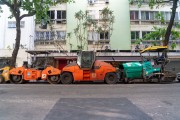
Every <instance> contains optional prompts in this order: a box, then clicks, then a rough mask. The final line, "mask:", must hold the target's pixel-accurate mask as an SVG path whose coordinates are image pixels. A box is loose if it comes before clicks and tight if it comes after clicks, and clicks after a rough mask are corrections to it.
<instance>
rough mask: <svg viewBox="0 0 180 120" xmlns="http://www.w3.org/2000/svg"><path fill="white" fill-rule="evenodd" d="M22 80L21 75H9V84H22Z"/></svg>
mask: <svg viewBox="0 0 180 120" xmlns="http://www.w3.org/2000/svg"><path fill="white" fill-rule="evenodd" d="M23 81H24V80H23V79H22V76H21V75H11V79H10V82H11V83H14V84H22V83H23Z"/></svg>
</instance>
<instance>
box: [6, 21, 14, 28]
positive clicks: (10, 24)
mask: <svg viewBox="0 0 180 120" xmlns="http://www.w3.org/2000/svg"><path fill="white" fill-rule="evenodd" d="M8 28H16V22H15V21H8Z"/></svg>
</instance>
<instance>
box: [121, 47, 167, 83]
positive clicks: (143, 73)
mask: <svg viewBox="0 0 180 120" xmlns="http://www.w3.org/2000/svg"><path fill="white" fill-rule="evenodd" d="M166 49H167V46H151V47H148V48H146V49H144V50H142V51H140V55H141V57H142V61H140V62H127V63H123V64H121V65H120V67H119V70H120V76H121V77H120V79H121V80H122V81H123V82H125V83H128V82H129V81H132V80H134V79H143V80H144V81H149V82H150V81H152V79H157V80H158V82H161V81H162V80H163V79H164V66H165V65H166V64H167V61H168V60H167V58H166V57H165V56H160V54H159V52H163V51H164V50H166ZM147 51H148V52H149V51H157V52H158V55H157V56H156V57H150V55H149V58H148V59H147V58H146V59H145V58H144V57H143V56H142V54H143V53H144V52H147ZM152 59H153V64H152Z"/></svg>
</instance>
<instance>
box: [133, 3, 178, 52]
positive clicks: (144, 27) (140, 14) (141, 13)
mask: <svg viewBox="0 0 180 120" xmlns="http://www.w3.org/2000/svg"><path fill="white" fill-rule="evenodd" d="M178 4H179V3H178ZM171 8H172V3H167V4H166V5H163V6H159V7H156V6H155V7H154V8H153V9H151V8H150V7H149V5H148V4H147V2H146V1H145V2H144V3H143V4H142V6H141V7H138V6H137V5H130V22H131V42H132V44H134V45H135V43H136V42H137V41H138V40H139V39H141V40H142V44H143V45H144V46H149V45H154V44H156V45H161V44H162V40H163V39H162V38H152V39H148V40H145V37H146V35H147V34H148V33H151V32H152V31H155V29H154V27H157V28H163V27H164V28H165V27H167V25H168V23H169V21H170V17H171ZM158 15H161V16H162V18H163V19H164V23H163V24H162V23H161V22H160V20H158ZM179 22H180V8H179V7H178V8H177V11H176V16H175V25H176V23H179ZM175 25H174V26H173V28H175ZM176 30H177V31H179V29H176ZM173 43H176V45H177V46H176V48H175V50H179V49H180V39H179V38H177V39H173V37H172V36H171V37H170V42H169V49H172V48H171V45H172V44H173Z"/></svg>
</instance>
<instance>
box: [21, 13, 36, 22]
mask: <svg viewBox="0 0 180 120" xmlns="http://www.w3.org/2000/svg"><path fill="white" fill-rule="evenodd" d="M35 14H36V11H33V12H30V13H28V14H23V15H22V16H20V20H21V19H23V18H24V17H30V16H33V15H35Z"/></svg>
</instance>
